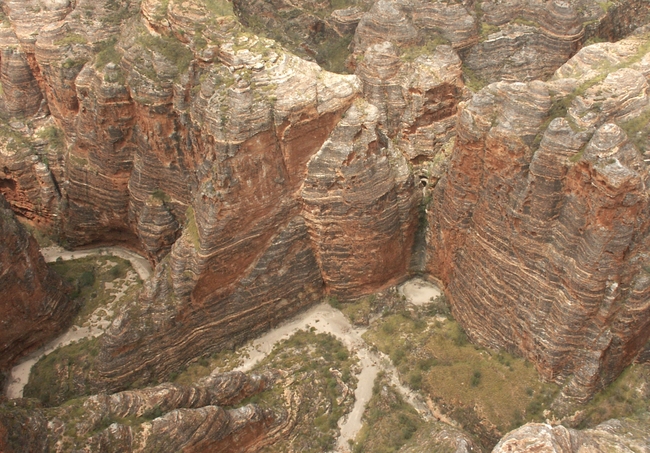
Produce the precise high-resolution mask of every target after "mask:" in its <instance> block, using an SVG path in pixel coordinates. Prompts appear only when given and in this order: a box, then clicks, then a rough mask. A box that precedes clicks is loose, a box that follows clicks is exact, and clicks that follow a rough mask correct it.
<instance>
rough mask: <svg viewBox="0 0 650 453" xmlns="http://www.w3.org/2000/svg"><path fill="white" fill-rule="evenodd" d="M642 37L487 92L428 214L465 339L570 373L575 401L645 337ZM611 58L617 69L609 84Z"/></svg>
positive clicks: (649, 307)
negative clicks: (536, 78)
mask: <svg viewBox="0 0 650 453" xmlns="http://www.w3.org/2000/svg"><path fill="white" fill-rule="evenodd" d="M646 39H647V36H646V35H639V36H638V37H633V38H630V39H628V40H625V41H621V42H620V43H619V44H606V45H596V46H592V47H594V48H593V49H592V48H591V47H590V48H586V49H584V50H583V51H581V52H580V53H579V54H578V55H577V56H576V57H574V59H572V60H571V61H569V63H567V65H565V66H563V67H562V68H560V69H559V70H558V72H557V75H556V77H555V79H554V80H553V81H551V82H549V83H543V82H530V83H528V84H523V83H510V84H509V83H503V82H501V83H497V84H493V85H490V86H488V87H487V88H485V89H483V90H481V92H479V93H478V94H477V95H476V96H474V97H473V98H472V100H471V101H470V102H469V103H467V105H465V106H464V107H463V109H462V110H461V111H460V112H459V122H458V125H457V134H458V137H457V141H456V147H455V150H454V153H453V155H452V160H451V164H450V168H449V171H448V173H447V174H446V176H445V177H443V179H442V180H441V182H440V183H439V185H438V186H437V187H436V194H435V197H434V207H433V209H432V210H431V212H430V216H429V221H430V222H431V225H432V226H433V227H432V229H431V230H430V235H429V238H428V240H429V246H430V259H429V265H428V269H429V270H430V272H431V273H433V274H434V275H438V276H440V278H441V279H442V280H443V282H444V283H445V285H446V286H447V295H448V297H449V300H450V302H451V305H452V307H453V311H454V315H455V316H456V317H457V319H458V320H459V321H460V322H461V323H462V324H463V326H464V327H465V328H466V329H467V331H468V333H469V335H470V336H471V338H472V339H473V340H474V341H477V342H478V343H480V344H483V345H486V346H490V347H505V348H507V349H509V350H514V351H518V352H519V353H521V354H523V355H524V356H525V357H527V358H528V359H529V360H531V361H532V362H534V363H535V364H536V366H537V368H538V370H539V371H540V373H541V374H542V376H544V377H545V378H546V379H549V380H555V381H557V382H562V381H563V380H564V379H565V378H567V377H569V376H572V377H571V379H570V382H569V384H568V385H567V386H566V387H565V389H564V394H565V396H568V397H573V398H577V399H579V400H584V399H585V398H587V397H589V396H590V395H592V394H593V392H594V391H596V390H598V389H600V388H602V387H603V386H604V385H606V384H608V383H609V382H611V381H612V380H613V379H614V378H615V377H616V376H617V375H618V374H619V373H620V371H621V370H622V369H623V368H624V367H625V366H626V365H627V364H629V363H631V362H632V361H633V360H634V358H635V356H636V355H637V354H638V353H639V352H640V351H641V350H642V348H643V347H644V345H645V344H646V342H647V341H648V336H649V335H650V330H648V325H649V324H650V274H649V273H648V261H647V260H648V246H649V245H650V241H649V230H648V227H649V224H648V218H649V217H648V213H649V211H648V210H649V208H650V205H649V202H650V193H649V191H648V187H649V186H648V182H649V181H650V180H649V173H648V167H647V164H646V163H645V162H644V159H647V157H644V155H643V154H642V152H643V149H639V148H637V147H636V146H635V144H634V141H633V140H631V138H633V137H634V136H635V134H636V133H637V132H636V131H637V130H638V133H640V134H641V135H642V136H646V135H645V134H647V133H648V124H647V123H648V121H647V119H646V118H647V117H646V116H645V113H644V112H645V111H646V109H647V106H648V94H647V86H648V85H647V80H646V74H648V72H647V53H646V52H647V49H646V46H645V45H644V44H643V43H644V42H646V41H645V40H646ZM604 48H608V49H609V50H610V51H612V53H607V52H604ZM613 49H618V52H615V51H613ZM606 54H607V55H612V56H613V55H616V56H615V57H614V56H613V57H612V58H614V59H616V61H615V62H614V64H615V65H616V67H617V68H620V69H618V70H616V71H614V72H612V73H610V74H609V75H608V76H607V77H604V75H600V72H599V71H602V69H601V68H602V67H603V66H602V64H603V59H604V58H606V57H605V55H606ZM595 56H600V57H602V58H603V59H598V58H596V59H594V58H593V57H595ZM576 87H582V88H576ZM572 90H576V91H572ZM577 93H580V94H577ZM603 93H608V95H607V100H606V101H604V102H598V99H600V98H599V96H602V94H603ZM553 116H556V118H554V119H553ZM626 130H627V131H628V133H629V134H631V135H632V137H630V136H628V134H627V133H626Z"/></svg>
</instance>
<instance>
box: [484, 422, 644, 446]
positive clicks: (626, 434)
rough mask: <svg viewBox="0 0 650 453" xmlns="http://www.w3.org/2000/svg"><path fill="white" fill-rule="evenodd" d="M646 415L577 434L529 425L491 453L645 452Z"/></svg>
mask: <svg viewBox="0 0 650 453" xmlns="http://www.w3.org/2000/svg"><path fill="white" fill-rule="evenodd" d="M649 422H650V420H648V416H647V415H643V416H641V417H639V418H637V419H630V420H616V419H614V420H609V421H606V422H604V423H601V424H600V425H598V426H596V427H595V428H593V429H586V430H583V431H578V430H575V429H569V428H565V427H564V426H561V425H559V426H551V425H543V424H540V423H529V424H527V425H524V426H522V427H521V428H517V429H516V430H514V431H512V432H510V433H508V434H507V435H506V436H505V437H504V438H503V439H501V441H500V442H499V443H498V444H497V446H496V447H494V450H492V453H506V452H520V453H528V452H540V453H577V452H582V451H590V452H594V453H601V452H602V453H604V452H610V451H616V452H630V453H631V452H644V453H645V452H648V451H650V437H649V436H648V430H647V427H648V423H649Z"/></svg>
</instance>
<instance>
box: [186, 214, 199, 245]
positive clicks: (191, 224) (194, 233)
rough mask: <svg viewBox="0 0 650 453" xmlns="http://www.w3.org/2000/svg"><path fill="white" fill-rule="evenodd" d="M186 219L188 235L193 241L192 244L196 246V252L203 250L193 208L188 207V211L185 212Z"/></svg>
mask: <svg viewBox="0 0 650 453" xmlns="http://www.w3.org/2000/svg"><path fill="white" fill-rule="evenodd" d="M185 219H186V224H185V229H186V230H187V234H188V235H189V237H190V241H192V244H194V248H195V249H196V250H199V249H200V248H201V240H200V237H199V230H198V228H197V227H196V217H195V215H194V208H193V207H192V206H190V207H188V208H187V211H185Z"/></svg>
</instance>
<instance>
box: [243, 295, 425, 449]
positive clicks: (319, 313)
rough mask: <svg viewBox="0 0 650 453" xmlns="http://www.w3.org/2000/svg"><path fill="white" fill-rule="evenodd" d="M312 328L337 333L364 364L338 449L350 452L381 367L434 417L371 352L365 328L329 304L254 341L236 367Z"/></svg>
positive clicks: (385, 359) (416, 404)
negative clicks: (349, 319) (297, 332)
mask: <svg viewBox="0 0 650 453" xmlns="http://www.w3.org/2000/svg"><path fill="white" fill-rule="evenodd" d="M310 327H314V328H315V329H316V331H317V332H323V333H329V334H332V335H334V336H335V337H336V338H338V339H339V340H340V341H341V342H342V343H343V344H344V345H345V346H346V347H347V348H348V349H349V350H350V351H351V352H352V353H353V354H356V355H357V357H358V358H359V362H360V365H361V372H360V373H359V375H358V376H357V379H358V382H357V388H356V389H355V391H354V397H355V402H354V406H353V407H352V410H351V411H350V413H349V414H348V415H347V416H346V417H344V418H342V419H341V420H339V427H340V429H341V434H340V436H339V438H338V440H337V448H336V451H337V452H340V453H348V452H349V451H350V445H349V443H348V440H354V438H355V437H356V436H357V434H358V433H359V431H360V430H361V427H362V426H363V422H362V416H363V412H364V410H365V408H366V405H367V404H368V402H369V401H370V398H371V397H372V388H373V386H374V383H375V378H376V377H377V373H378V372H379V371H380V370H383V371H385V372H386V373H387V374H388V376H389V377H390V379H391V382H392V383H393V384H395V385H396V387H397V388H398V389H399V390H400V392H401V393H402V395H403V396H404V397H405V398H406V400H407V401H408V402H409V403H411V404H412V405H413V406H414V407H415V408H416V410H417V411H418V412H419V413H420V414H421V415H422V416H423V417H424V418H426V419H429V418H430V417H431V415H430V411H429V409H428V407H427V406H426V404H425V403H424V402H423V401H421V400H420V399H419V397H418V396H417V395H416V394H415V393H414V392H412V391H410V390H409V389H408V388H406V387H404V386H403V385H401V384H400V382H399V379H398V375H397V370H396V369H395V367H394V366H393V365H392V364H391V362H390V359H389V358H388V357H387V356H385V355H384V354H381V353H375V352H372V351H371V350H370V348H369V347H368V344H367V343H366V342H365V341H364V340H363V338H361V335H363V333H364V332H365V331H366V329H363V328H359V327H355V326H353V325H352V324H350V322H349V321H348V319H347V318H346V317H345V315H344V314H343V313H341V312H340V311H339V310H336V309H334V308H332V307H331V306H330V305H328V304H319V305H316V306H314V307H312V308H310V309H309V310H308V311H306V312H304V313H301V314H299V315H298V316H296V317H295V318H293V319H291V320H290V321H288V322H286V323H284V324H281V325H279V326H278V327H277V328H275V329H273V330H271V331H269V332H267V333H266V334H264V335H263V336H261V337H259V338H258V339H256V340H254V341H253V342H252V344H251V345H249V346H247V347H246V348H245V349H244V350H243V354H242V355H244V356H246V354H248V358H246V359H244V362H243V363H242V364H241V365H240V366H239V367H237V368H236V370H238V371H244V372H246V371H250V370H251V369H252V368H253V367H254V366H255V365H257V364H258V363H259V362H260V361H261V360H262V359H264V357H266V356H267V355H268V354H269V353H270V352H271V350H272V349H273V346H275V344H276V343H277V342H279V341H281V340H284V339H287V338H289V337H290V336H291V335H293V334H294V333H295V332H296V331H298V330H300V329H304V330H307V329H309V328H310Z"/></svg>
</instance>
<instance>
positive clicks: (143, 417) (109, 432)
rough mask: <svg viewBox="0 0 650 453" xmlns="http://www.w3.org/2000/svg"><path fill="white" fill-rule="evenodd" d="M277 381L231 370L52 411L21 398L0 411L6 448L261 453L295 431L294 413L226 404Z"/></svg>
mask: <svg viewBox="0 0 650 453" xmlns="http://www.w3.org/2000/svg"><path fill="white" fill-rule="evenodd" d="M275 379H276V376H274V375H273V374H270V373H267V374H264V375H261V376H258V375H252V376H247V375H244V374H243V373H239V372H231V373H224V374H217V375H211V376H208V377H206V378H203V379H202V380H201V381H199V382H198V383H197V384H196V385H195V386H192V387H186V386H178V385H173V384H162V385H159V386H156V387H147V388H143V389H140V390H132V391H126V392H121V393H116V394H113V395H110V396H109V395H105V394H102V395H94V396H91V397H88V398H85V399H83V400H77V401H76V402H75V403H74V404H72V405H66V406H61V407H57V408H51V409H41V408H38V407H34V406H33V404H30V403H32V402H30V401H29V400H18V403H17V404H16V405H13V404H12V405H6V406H4V407H2V408H1V410H0V447H2V449H3V450H2V451H6V452H8V453H9V452H18V451H34V452H37V451H43V452H45V451H86V452H105V453H112V452H116V451H124V452H135V451H139V452H178V451H188V452H203V451H241V452H245V451H259V450H260V449H261V448H263V447H264V446H265V445H268V444H269V443H271V442H273V441H274V440H275V439H276V438H277V436H281V435H285V434H286V432H287V431H288V430H290V429H291V427H292V423H293V421H292V420H291V419H290V418H289V417H288V415H287V412H285V411H283V410H282V409H280V410H278V411H277V412H274V411H272V410H269V409H262V408H260V407H258V406H256V405H252V404H249V405H245V406H241V407H238V408H234V409H233V408H230V409H226V408H224V407H223V406H233V405H238V404H239V403H240V402H241V401H242V400H243V399H245V398H247V397H249V396H252V395H256V394H258V393H260V392H261V391H263V390H265V389H268V388H270V387H271V386H272V385H273V383H274V381H275ZM30 406H31V407H30ZM80 413H83V418H81V419H80V418H79V414H80ZM107 424H108V427H106V425H107ZM25 448H27V450H25Z"/></svg>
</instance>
